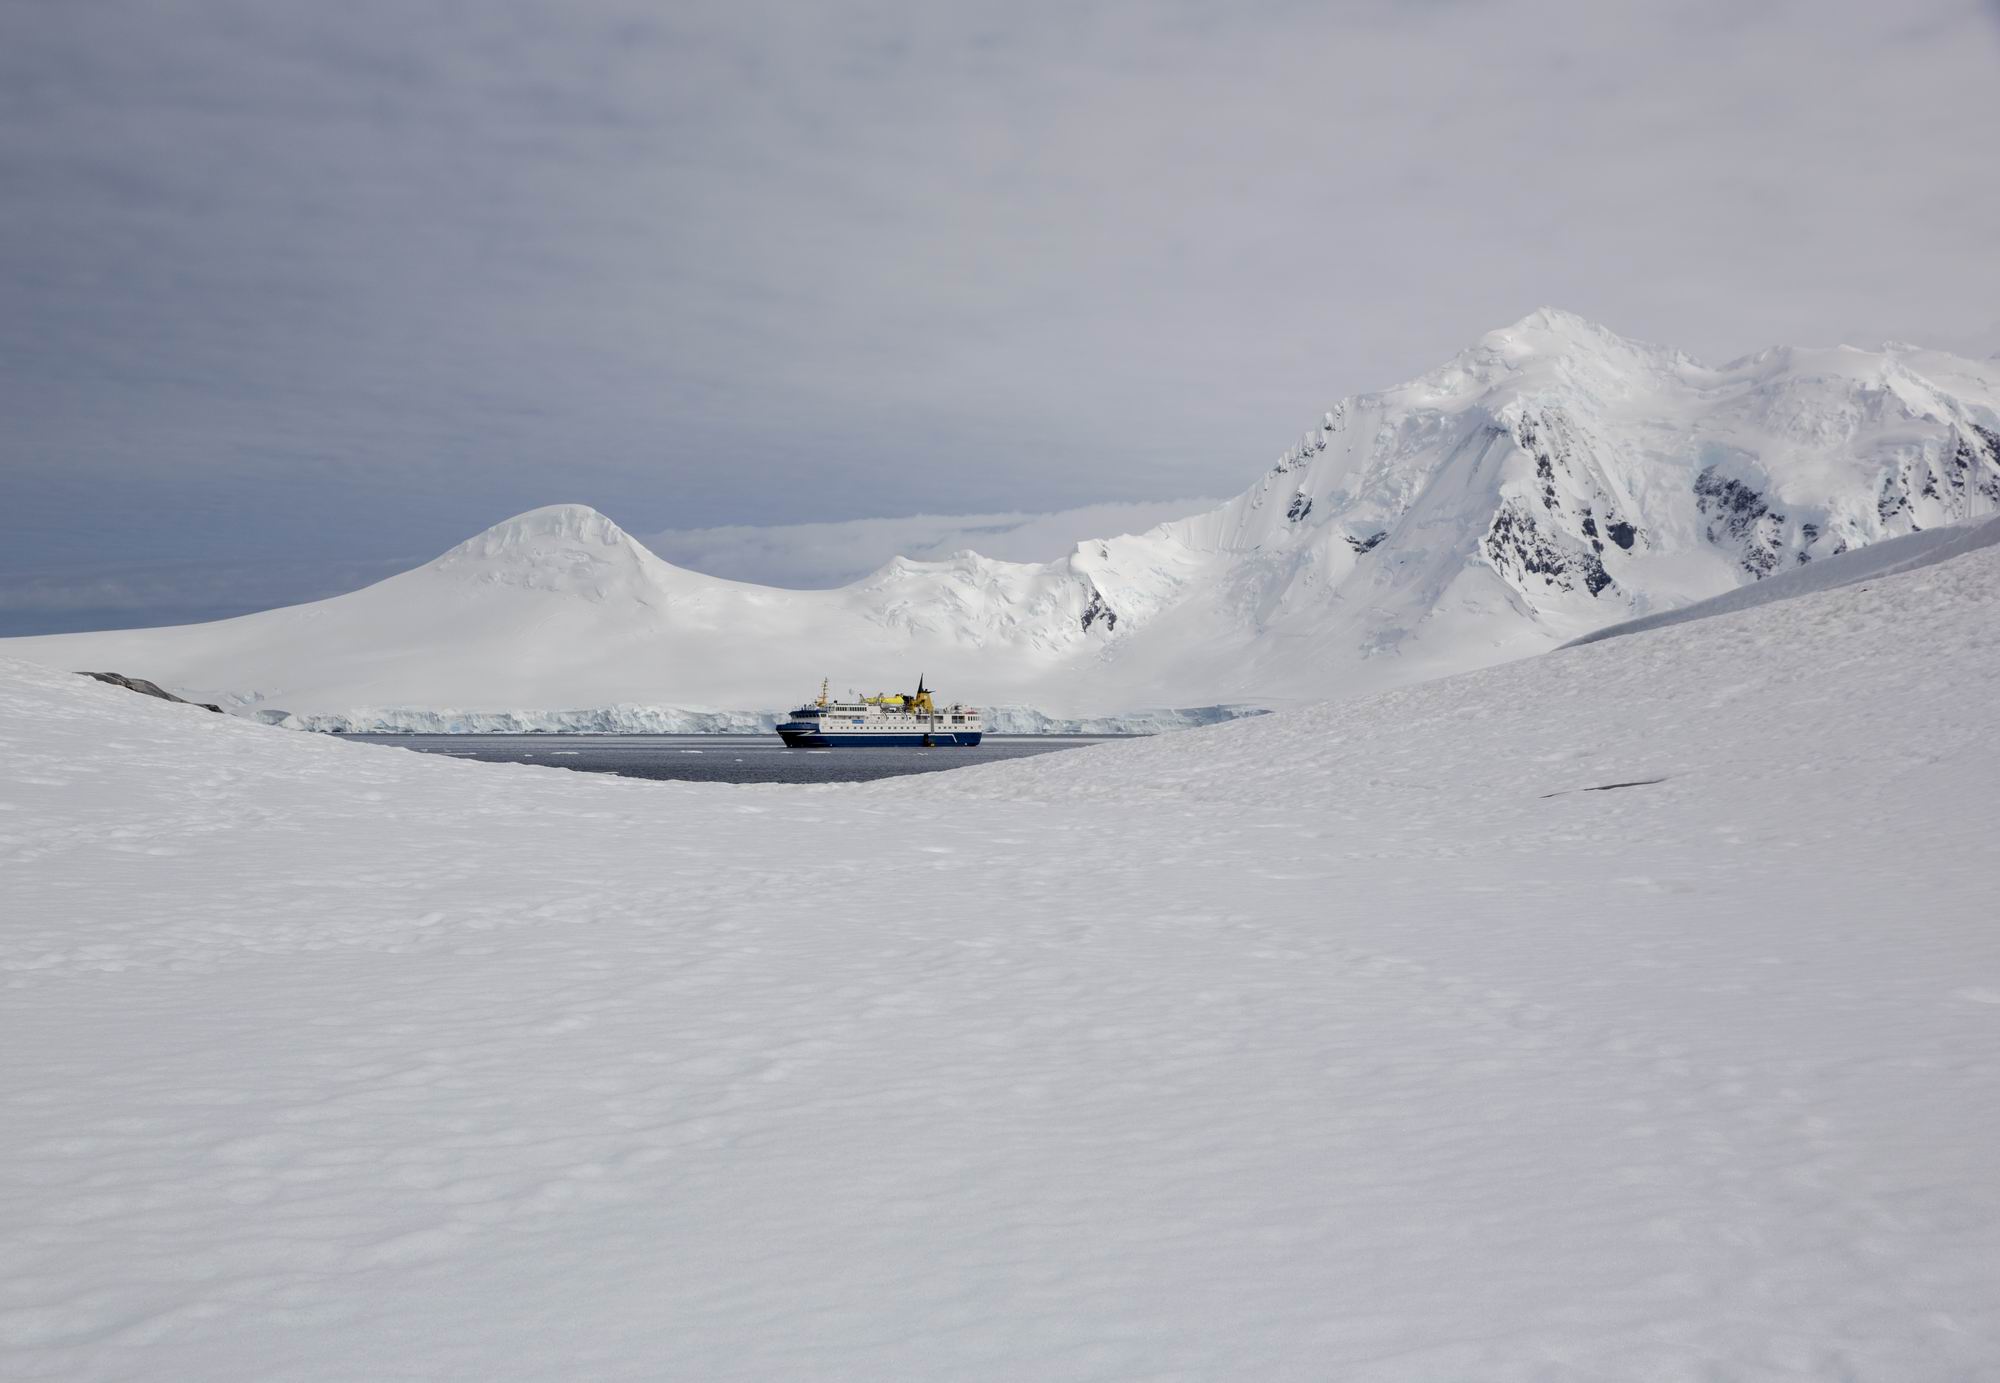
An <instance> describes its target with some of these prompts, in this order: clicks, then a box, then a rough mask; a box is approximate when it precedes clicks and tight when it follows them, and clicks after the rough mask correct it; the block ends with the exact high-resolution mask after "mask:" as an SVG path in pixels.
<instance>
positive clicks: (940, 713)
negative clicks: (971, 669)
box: [778, 677, 986, 749]
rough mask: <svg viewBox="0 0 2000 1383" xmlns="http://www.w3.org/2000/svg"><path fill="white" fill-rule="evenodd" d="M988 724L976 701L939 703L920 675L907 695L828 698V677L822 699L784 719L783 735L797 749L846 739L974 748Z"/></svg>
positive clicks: (879, 744) (843, 743) (878, 744)
mask: <svg viewBox="0 0 2000 1383" xmlns="http://www.w3.org/2000/svg"><path fill="white" fill-rule="evenodd" d="M985 729H986V727H985V725H984V723H983V722H981V720H980V719H979V709H978V708H977V707H975V706H938V705H934V704H933V703H932V701H931V694H930V693H929V692H928V691H926V690H925V689H924V679H923V678H921V677H919V678H918V679H917V689H916V691H914V692H912V693H910V694H909V695H907V696H905V695H902V694H901V693H897V692H883V693H881V694H879V695H876V696H863V697H857V698H856V699H855V700H852V701H833V700H829V699H828V697H827V694H826V683H825V682H821V683H820V684H819V700H817V701H815V702H813V703H812V704H811V705H809V706H801V707H799V708H798V709H797V710H796V711H793V712H792V716H791V719H789V720H785V721H780V722H779V724H778V737H779V738H780V739H782V740H784V742H785V744H786V746H787V747H788V748H792V749H833V748H839V747H845V746H847V745H865V746H870V747H876V748H880V747H882V746H885V745H908V746H910V747H912V748H916V747H922V748H926V749H928V748H930V747H932V746H946V745H960V746H964V747H966V748H970V747H971V746H973V745H975V744H978V743H979V737H980V736H981V735H982V734H984V733H985Z"/></svg>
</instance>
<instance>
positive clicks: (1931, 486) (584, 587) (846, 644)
mask: <svg viewBox="0 0 2000 1383" xmlns="http://www.w3.org/2000/svg"><path fill="white" fill-rule="evenodd" d="M1996 510H2000V362H1992V361H1989V362H1973V361H1967V360H1964V359H1960V358H1957V357H1954V356H1951V355H1947V354H1943V353H1939V352H1934V351H1925V350H1920V349H1917V348H1915V347H1911V346H1904V345H1899V344H1890V345H1886V346H1884V347H1883V348H1882V349H1881V350H1879V351H1864V350H1856V349H1853V348H1850V347H1844V346H1843V347H1835V348H1829V349H1813V350H1807V349H1798V348H1791V347H1780V348H1776V349H1773V350H1768V351H1764V352H1762V353H1760V354H1757V355H1753V356H1749V357H1746V358H1744V359H1742V360H1738V361H1735V362H1733V363H1731V364H1729V365H1725V366H1721V367H1709V366H1706V365H1702V364H1700V363H1698V362H1696V361H1694V360H1692V359H1690V358H1689V357H1687V356H1686V355H1684V354H1682V353H1680V352H1677V351H1673V350H1668V349H1662V348H1659V347H1654V346H1648V345H1643V344H1640V343H1637V342H1634V341H1630V340H1627V339H1625V338H1623V337H1620V336H1617V335H1615V334H1614V333H1612V332H1610V331H1607V330H1605V329H1604V328H1602V327H1598V326H1595V325H1593V324H1591V323H1589V322H1586V321H1584V320H1582V319H1580V318H1578V317H1575V316H1572V315H1569V314H1567V313H1562V312H1556V311H1552V310H1543V311H1539V312H1536V313H1534V314H1532V315H1530V316H1528V317H1527V318H1524V319H1523V320H1522V321H1520V322H1518V323H1516V324H1515V325H1514V326H1512V327H1509V328H1506V329H1505V330H1502V331H1497V332H1493V333H1491V334H1489V335H1488V336H1486V337H1484V338H1482V339H1481V340H1480V341H1479V342H1478V343H1477V344H1476V345H1474V346H1473V347H1471V348H1470V349H1468V350H1466V351H1464V352H1462V353H1461V354H1459V355H1458V356H1457V357H1455V358H1454V359H1452V360H1451V361H1449V362H1448V363H1446V364H1445V365H1443V366H1442V367H1440V368H1439V369H1436V370H1433V371H1431V372H1430V373H1428V374H1426V375H1424V376H1422V377H1421V378H1419V379H1416V380H1413V381H1411V382H1410V383H1408V384H1405V385H1402V386H1400V387H1398V388H1395V389H1391V390H1388V391H1385V392H1382V393H1377V394H1364V395H1359V396H1356V397H1352V398H1348V399H1345V400H1343V401H1341V402H1340V403H1338V404H1335V405H1334V406H1333V407H1332V408H1330V409H1328V410H1327V411H1326V412H1325V413H1324V414H1323V415H1322V416H1321V418H1320V419H1319V421H1318V422H1317V423H1316V425H1315V426H1314V427H1312V428H1311V429H1310V430H1308V431H1307V432H1306V433H1305V434H1304V435H1303V436H1302V437H1301V438H1300V439H1299V441H1298V442H1297V443H1296V444H1295V445H1294V446H1292V447H1290V448H1289V449H1287V450H1286V451H1285V452H1284V453H1283V454H1282V455H1281V456H1280V457H1279V459H1278V461H1277V464H1276V465H1275V466H1273V467H1272V468H1271V469H1270V470H1269V471H1268V472H1266V473H1265V474H1264V476H1263V477H1262V478H1261V479H1260V480H1259V481H1258V482H1257V483H1256V484H1255V485H1253V486H1252V487H1251V488H1250V489H1249V490H1247V491H1246V492H1244V493H1243V494H1242V495H1240V496H1238V497H1237V498H1236V499H1234V500H1232V501H1231V502H1230V503H1228V504H1226V505H1224V506H1222V507H1221V508H1219V509H1216V510H1214V511H1212V512H1209V513H1206V514H1200V515H1196V516H1194V517H1191V518H1187V519H1182V520H1178V521H1176V522H1173V523H1169V524H1164V525H1162V526H1160V527H1158V528H1155V529H1152V530H1150V531H1148V532H1146V533H1142V534H1137V535H1127V536H1123V537H1116V538H1107V539H1103V540H1100V541H1091V542H1085V543H1082V544H1079V545H1078V546H1077V548H1076V549H1075V550H1074V551H1072V552H1071V553H1070V554H1069V555H1068V556H1067V557H1065V558H1062V559H1060V560H1058V561H1055V562H1050V563H1041V564H1036V563H1015V562H1000V561H993V560H990V559H987V558H984V557H980V556H978V555H976V554H974V553H970V552H966V553H961V554H959V555H957V556H955V557H953V558H951V559H949V560H946V561H939V562H914V561H909V560H906V559H900V558H899V559H897V560H895V561H892V562H890V563H889V564H887V565H886V566H884V567H883V568H882V569H881V570H879V571H877V572H875V573H874V574H873V575H871V576H869V577H867V578H866V579H864V580H862V581H858V582H856V583H854V584H852V585H849V586H845V587H841V588H839V589H836V590H827V591H789V590H779V589H774V588H767V587H759V586H754V585H748V584H744V583H740V582H733V581H724V580H720V579H717V578H713V577H708V576H703V575H700V574H697V573H694V572H690V571H686V570H683V569H681V568H677V567H674V566H671V565H669V564H668V563H666V562H663V561H661V560H660V559H659V558H658V557H656V556H654V555H653V554H652V553H651V552H649V551H647V550H646V548H645V547H643V546H642V545H641V544H639V543H638V542H636V541H635V540H633V539H632V538H631V537H629V536H628V535H626V534H625V533H624V532H623V531H621V530H620V529H619V528H618V527H617V525H615V524H614V523H612V522H611V521H610V520H609V519H607V518H606V517H604V516H603V515H601V514H598V513H596V512H595V511H593V510H590V509H587V508H584V507H582V506H576V505H560V506H555V507H552V508H547V509H539V510H535V511H533V512H532V513H528V514H524V515H521V516H520V517H518V518H515V519H511V520H509V521H508V522H506V523H503V524H501V525H499V526H497V527H495V528H493V529H491V530H489V531H487V532H486V533H483V534H481V535H479V536H478V537H476V538H473V539H472V540H471V541H469V542H467V543H464V544H462V545H460V546H459V547H457V548H454V549H453V550H452V551H451V552H448V553H446V554H445V555H444V556H442V557H440V558H438V559H437V560H436V561H434V562H432V563H430V564H428V565H426V566H424V567H421V568H418V569H417V570H415V571H411V572H407V573H404V574H403V575H401V576H397V577H394V578H392V579H390V580H388V581H384V582H381V583H379V584H377V585H375V586H372V587H369V588H368V589H366V590H363V591H358V592H355V593H353V594H351V595H346V596H341V597H338V598H336V599H333V600H327V601H321V602H318V603H316V604H312V605H305V606H298V607H294V608H290V609H284V610H274V611H267V612H264V613H262V614H257V615H250V616H246V617H243V618H240V619H234V620H226V621H222V622H219V623H216V624H210V625H199V626H188V627H184V628H179V629H163V630H140V631H126V632H116V633H104V634H76V635H63V636H56V637H49V638H38V639H18V640H9V641H5V643H4V644H0V647H4V649H5V651H6V652H8V653H10V654H13V655H16V656H21V657H26V658H30V659H34V660H37V661H42V662H48V663H54V664H56V665H59V666H64V667H78V668H82V667H90V668H104V669H110V670H115V671H119V672H124V673H128V674H131V675H134V676H143V677H150V678H152V679H153V680H155V681H159V682H162V683H164V684H166V685H168V686H171V687H173V688H174V689H175V690H177V691H179V692H181V693H182V694H184V695H190V696H194V697H197V698H198V699H201V700H220V701H223V702H224V703H225V704H229V705H232V706H234V707H236V708H239V709H250V710H257V711H261V712H263V713H265V714H267V715H274V716H275V715H276V714H277V713H279V712H287V713H291V714H292V716H293V717H294V721H295V723H312V724H319V725H338V724H363V725H366V724H378V725H390V724H400V723H422V724H425V725H427V726H433V727H434V726H438V725H451V724H464V725H495V724H500V723H505V724H508V725H514V726H521V725H531V724H539V725H547V726H551V727H555V726H578V727H588V728H618V727H626V726H629V727H631V728H650V729H672V728H717V727H720V726H724V725H739V724H747V723H753V721H748V720H745V719H744V717H745V716H746V714H752V713H756V712H769V711H772V710H776V709H780V708H782V707H783V706H784V705H786V704H788V703H790V702H791V701H793V700H795V699H796V698H798V697H800V696H802V695H803V694H805V693H807V692H809V691H810V690H813V689H815V688H816V687H817V684H818V681H819V679H820V677H822V676H830V677H832V678H833V679H834V682H835V685H836V688H840V687H846V686H862V685H865V686H866V687H869V688H872V687H876V686H882V685H887V684H892V683H897V682H900V681H903V680H909V679H913V678H914V677H915V676H916V674H917V673H919V672H922V673H924V674H926V675H927V676H929V678H930V679H931V682H932V684H933V685H937V686H941V687H943V688H945V689H946V690H947V691H948V692H949V693H951V694H953V695H963V696H966V697H968V698H970V699H974V700H978V701H981V702H985V703H988V704H996V705H1002V706H1005V705H1009V704H1014V705H1017V706H1027V707H1033V708H1035V710H1034V713H1029V712H1026V711H1021V712H1017V713H1015V714H1016V719H1017V721H1018V722H1019V725H1020V726H1021V727H1022V728H1025V727H1026V726H1028V725H1030V724H1032V723H1035V715H1036V714H1040V715H1049V714H1054V715H1058V716H1066V717H1075V716H1082V715H1106V714H1125V713H1130V712H1132V711H1133V710H1134V709H1135V708H1143V707H1181V708H1187V707H1201V708H1210V709H1208V710H1205V711H1198V712H1193V713H1186V712H1183V713H1178V714H1169V715H1166V716H1165V719H1164V720H1162V721H1161V722H1159V723H1167V722H1171V721H1174V720H1183V721H1184V720H1188V719H1197V720H1198V719H1204V718H1213V717H1214V716H1215V715H1219V714H1224V713H1226V711H1225V710H1218V709H1214V708H1227V707H1231V706H1237V705H1243V704H1254V705H1276V704H1284V703H1287V702H1292V701H1298V700H1305V699H1312V698H1319V697H1326V696H1333V695H1344V694H1352V693H1357V692H1362V691H1368V690H1375V689H1381V688H1384V687H1389V686H1394V685H1399V684H1404V683H1409V682H1414V681H1418V680H1422V679H1424V678H1428V677H1431V676H1436V675H1441V674H1444V673H1449V672H1457V671H1463V670H1466V669H1469V668H1473V667H1479V666H1484V665H1488V664H1492V663H1496V662H1500V661H1504V660H1506V659H1509V658H1513V657H1519V656H1523V655H1526V654H1529V653H1534V652H1539V651H1542V650H1545V649H1548V648H1551V647H1554V646H1556V645H1558V644H1560V643H1563V642H1565V641H1567V640H1569V639H1572V638H1575V637H1578V636H1580V635H1582V634H1585V633H1588V632H1590V631H1591V630H1594V629H1598V628H1601V627H1603V626H1606V625H1610V624H1614V623H1618V622H1621V621H1626V620H1630V619H1634V618H1639V617H1644V616H1647V615H1651V614H1654V613H1657V612H1660V611H1663V610H1667V609H1672V608H1675V607H1678V606H1681V605H1684V604H1686V603H1688V602H1691V601H1695V600H1700V599H1704V598H1708V597H1712V596H1716V595H1719V594H1721V593H1723V592H1726V591H1729V590H1731V589H1733V588H1735V587H1738V586H1742V585H1745V584H1747V583H1750V582H1753V581H1758V580H1761V579H1763V578H1765V577H1768V576H1771V575H1773V574H1775V573H1778V572H1782V571H1785V570H1788V569H1792V568H1796V567H1798V566H1800V565H1802V564H1805V563H1808V562H1811V561H1814V560H1817V559H1820V558H1824V557H1827V556H1831V555H1834V554H1838V553H1841V552H1844V551H1847V550H1848V549H1850V548H1856V547H1861V546H1864V545H1867V544H1869V543H1873V542H1877V541H1879V540H1881V539H1883V538H1889V537H1896V536H1898V535H1902V534H1908V533H1912V532H1916V531H1919V530H1927V529H1931V528H1934V527H1937V526H1939V525H1944V524H1950V523H1954V522H1958V521H1961V520H1964V519H1968V518H1973V517H1977V516H1980V515H1984V514H1988V513H1992V512H1995V511H1996ZM684 708H697V709H694V710H689V709H684ZM718 717H719V718H718ZM753 720H754V716H753Z"/></svg>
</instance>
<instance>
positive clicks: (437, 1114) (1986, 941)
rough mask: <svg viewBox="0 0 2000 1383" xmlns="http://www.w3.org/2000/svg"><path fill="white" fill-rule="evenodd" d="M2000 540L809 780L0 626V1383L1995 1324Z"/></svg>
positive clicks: (1689, 1373) (1951, 1332) (1930, 1345)
mask: <svg viewBox="0 0 2000 1383" xmlns="http://www.w3.org/2000/svg"><path fill="white" fill-rule="evenodd" d="M1996 695H2000V549H1995V548H1987V549H1984V550H1980V551H1974V552H1972V553H1970V554H1968V555H1966V556H1962V557H1959V558H1957V559H1955V560H1951V561H1947V562H1943V563H1939V564H1936V565H1932V566H1928V567H1924V568H1922V569H1921V570H1917V571H1913V572H1909V573H1905V574H1901V575H1893V576H1889V577H1885V578H1883V579H1881V580H1879V581H1872V582H1869V583H1865V584H1862V585H1851V586H1847V587H1843V588H1840V589H1835V590H1831V591H1825V592H1817V593H1809V594H1807V595H1804V596H1802V597H1800V598H1798V599H1794V600H1790V601H1786V602H1782V603H1774V604H1767V605H1764V606H1761V607H1758V608H1755V609H1751V610H1748V611H1744V612H1740V613H1736V614H1729V615H1723V616H1719V617H1715V618H1710V619H1705V620H1700V621H1696V622H1690V623H1683V624H1678V625H1674V626H1672V627H1670V628H1666V629H1660V630H1655V631H1651V632H1645V633H1639V634H1633V635H1631V636H1628V637H1624V638H1619V639H1615V640H1610V641H1608V642H1605V643H1602V644H1597V645H1592V646H1589V647H1584V648H1578V649H1572V650H1565V651H1562V652H1558V653H1554V654H1551V655H1548V656H1545V657H1540V658H1535V659H1531V660H1527V661H1523V662H1518V663H1514V664H1511V665H1509V666H1506V667H1503V668H1498V669H1493V670H1489V671H1486V672H1481V673H1475V674H1471V675H1467V676H1463V677H1459V678H1455V679H1451V680H1448V681H1442V682H1435V683H1431V684H1427V685H1424V686H1420V687H1416V688H1412V689H1407V690H1403V691H1398V692H1395V693H1391V694H1388V695H1384V696H1380V697H1376V698H1374V699H1370V700H1364V701H1357V702H1347V703H1342V704H1339V705H1334V706H1328V707H1323V708H1318V709H1314V710H1310V711H1306V712H1301V713H1296V714H1287V715H1274V716H1267V717H1262V718H1258V719H1255V720H1249V721H1242V722H1237V723H1234V724H1230V725H1226V726H1220V727H1216V728H1213V729H1208V730H1201V731H1194V732H1190V733H1188V734H1183V735H1176V736H1168V737H1163V738H1159V739H1152V740H1144V741H1138V742H1134V743H1130V744H1118V745H1110V746H1102V747H1097V748H1089V749H1081V750H1076V751H1072V752H1069V753H1064V754H1061V755H1048V756H1043V757H1039V758H1036V759H1033V760H1029V761H1025V762H1017V763H1009V764H998V765H994V766H991V767H988V768H975V769H970V770H967V771H964V772H955V773H950V774H941V775H926V776H924V777H922V778H919V779H904V780H898V781H896V782H893V783H886V784H877V785H872V786H869V787H859V788H857V787H826V788H791V787H774V788H731V787H726V786H721V785H708V784H679V783H654V782H638V781H628V780H621V779H614V778H607V777H600V776H597V775H581V774H568V773H563V772H560V771H557V770H549V769H537V768H528V767H515V766H500V765H474V764H468V763H459V762H453V761H449V760H442V759H438V758H434V757H430V756H423V755H416V754H410V753H407V752H404V751H401V750H395V749H385V748H380V747H371V746H365V745H359V744H351V743H342V742H339V741H335V740H332V739H326V738H321V737H316V736H303V735H294V734H288V733H285V732H282V731H278V730H274V729H270V728H266V727H261V726H257V725H253V724H250V723H247V722H245V721H243V720H240V719H234V718H230V717H224V716H215V715H210V714H208V713H206V712H203V711H201V710H198V709H195V708H193V707H184V706H175V705H169V704H165V703H162V702H158V701H155V700H151V699H149V698H144V697H139V696H134V695H132V694H130V693H128V692H125V691H121V690H117V689H114V688H111V687H106V686H101V685H99V684H97V683H94V682H90V681H87V680H85V679H82V678H78V677H73V676H68V675H64V674H61V673H58V672H55V671H53V670H45V669H39V668H35V667H31V666H28V665H24V664H19V663H7V664H5V665H4V669H0V755H4V757H5V761H6V763H7V765H8V770H9V772H8V777H7V780H6V782H5V785H4V789H0V798H4V802H3V803H0V805H4V810H0V871H4V878H5V883H6V895H7V908H6V914H5V923H4V931H0V985H4V991H0V1049H4V1050H5V1052H6V1053H7V1060H6V1061H5V1063H4V1064H0V1082H4V1099H5V1108H6V1111H7V1115H6V1118H5V1120H4V1121H0V1265H4V1270H0V1352H4V1353H0V1373H4V1374H5V1376H7V1377H8V1378H9V1379H20V1380H41V1379H60V1380H65V1381H66V1383H76V1381H78V1380H96V1379H112V1378H118V1379H128V1378H146V1379H160V1378H200V1379H203V1380H213V1381H216V1383H221V1381H223V1380H236V1379H272V1378H284V1379H295V1380H313V1379H329V1380H335V1379H339V1380H346V1379H355V1378H369V1379H392V1378H394V1379H418V1378H421V1379H427V1380H430V1379H466V1380H472V1379H479V1380H489V1379H547V1378H583V1377H589V1378H613V1379H616V1378H626V1379H657V1378H686V1379H702V1380H717V1379H769V1378H825V1379H854V1380H861V1379H867V1380H876V1379H884V1378H956V1379H996V1380H997V1379H1008V1380H1012V1379H1022V1378H1034V1379H1049V1380H1086V1379H1087V1380H1113V1379H1140V1378H1147V1379H1153V1378H1167V1377H1176V1378H1221V1377H1231V1378H1260V1379H1261V1378H1270V1379H1281V1378H1292V1379H1323V1378H1339V1379H1343V1380H1361V1381H1363V1383H1381V1381H1382V1380H1423V1381H1424V1383H1431V1381H1432V1380H1437V1379H1478V1380H1482V1383H1509V1381H1510V1380H1578V1381H1579V1383H1581V1381H1582V1380H1592V1381H1593V1383H1594V1381H1595V1380H1603V1379H1628V1378H1646V1379H1650V1380H1656V1381H1657V1380H1689V1383H1692V1380H1697V1379H1699V1380H1773V1379H1799V1380H1815V1381H1816V1383H1817V1381H1818V1380H1826V1379H1835V1378H1839V1379H1853V1380H1880V1381H1881V1383H1912V1380H1947V1379H1949V1380H1977V1379H1993V1378H2000V1177H1995V1176H1994V1174H1993V1165H1994V1164H1993V1150H1994V1148H1995V1147H1996V1146H2000V927H1997V926H1996V924H1995V908H1994V901H1993V900H1994V889H1993V885H1994V870H1995V859H1996V854H1995V847H1994V834H1993V832H1994V827H1993V823H1994V821H1995V820H1996V818H2000V787H1996V784H2000V744H1996V740H1995V737H1994V736H1993V734H1992V732H1991V723H1990V722H1991V719H1992V715H1991V712H1992V709H1993V707H1994V705H1995V704H1996Z"/></svg>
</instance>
